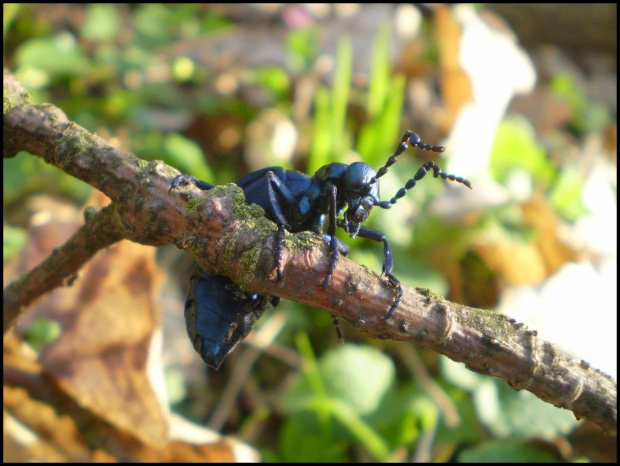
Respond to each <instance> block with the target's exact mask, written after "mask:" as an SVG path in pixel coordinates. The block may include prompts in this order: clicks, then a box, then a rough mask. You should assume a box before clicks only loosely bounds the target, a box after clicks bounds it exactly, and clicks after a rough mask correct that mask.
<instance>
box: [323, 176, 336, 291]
mask: <svg viewBox="0 0 620 466" xmlns="http://www.w3.org/2000/svg"><path fill="white" fill-rule="evenodd" d="M327 189H329V225H328V226H327V236H328V237H329V251H330V260H329V268H328V269H327V276H326V277H325V280H323V285H321V286H322V287H323V289H325V288H327V285H329V282H330V281H331V279H332V275H333V273H334V270H335V269H336V264H337V263H338V238H336V223H337V221H336V213H337V207H336V193H337V190H336V185H334V184H332V183H329V184H328V187H327Z"/></svg>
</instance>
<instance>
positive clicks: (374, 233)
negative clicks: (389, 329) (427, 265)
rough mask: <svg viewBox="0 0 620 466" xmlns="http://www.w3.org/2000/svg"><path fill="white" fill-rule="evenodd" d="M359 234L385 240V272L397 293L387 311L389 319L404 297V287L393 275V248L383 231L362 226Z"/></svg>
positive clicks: (376, 239) (363, 236) (386, 316)
mask: <svg viewBox="0 0 620 466" xmlns="http://www.w3.org/2000/svg"><path fill="white" fill-rule="evenodd" d="M357 235H358V236H360V237H362V238H368V239H372V240H374V241H381V242H383V274H384V275H385V276H386V277H387V279H388V281H389V282H390V285H392V287H393V288H394V290H395V292H396V295H395V296H394V300H393V301H392V305H391V306H390V309H389V310H388V311H387V313H386V314H385V316H384V317H383V318H384V319H389V318H390V317H391V316H392V314H393V313H394V311H395V310H396V308H397V307H398V305H399V304H400V302H401V301H402V299H403V288H402V286H400V281H399V280H398V279H397V278H396V277H395V276H394V275H392V270H393V269H394V258H393V256H392V248H390V243H388V240H387V238H386V237H385V235H384V234H383V233H381V232H380V231H378V230H375V229H374V228H369V227H365V226H360V229H359V232H358V233H357Z"/></svg>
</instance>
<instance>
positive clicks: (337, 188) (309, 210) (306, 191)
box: [168, 131, 472, 369]
mask: <svg viewBox="0 0 620 466" xmlns="http://www.w3.org/2000/svg"><path fill="white" fill-rule="evenodd" d="M407 142H409V145H410V146H411V147H418V148H420V149H424V150H426V151H431V152H443V151H444V150H445V148H444V147H443V146H433V145H430V144H425V143H424V142H422V140H421V139H420V136H418V135H417V134H416V133H414V132H413V131H407V132H405V134H404V135H403V137H402V139H401V141H400V143H399V144H398V147H397V148H396V151H395V152H394V154H393V155H392V156H391V157H390V158H389V159H388V160H387V162H386V163H385V165H384V166H383V167H381V168H380V169H379V170H378V171H375V170H374V169H373V168H372V167H371V166H370V165H368V164H366V163H364V162H354V163H352V164H344V163H330V164H328V165H325V166H323V167H321V168H320V169H319V170H318V171H317V172H316V173H315V174H314V176H309V175H306V174H304V173H301V172H299V171H296V170H285V169H284V168H282V167H267V168H263V169H261V170H258V171H255V172H253V173H250V174H248V175H246V176H245V177H243V178H241V179H240V180H239V181H237V182H236V184H237V186H239V187H240V188H241V189H242V190H243V192H244V194H245V198H246V199H251V200H252V202H253V203H255V204H258V205H259V206H260V207H262V208H263V209H264V210H265V216H266V217H267V218H268V219H269V220H271V221H272V222H274V223H276V224H277V226H278V231H277V233H276V236H275V251H274V267H273V271H275V272H276V276H277V279H278V280H280V279H281V278H282V272H281V270H280V267H281V263H282V240H283V238H284V236H285V231H289V232H291V233H299V232H302V231H313V232H315V233H317V234H321V235H323V236H324V237H325V238H326V240H327V241H328V242H329V249H330V263H329V267H328V270H327V273H326V276H325V279H324V280H323V283H322V287H323V288H326V287H327V286H328V285H329V282H330V280H331V278H332V275H333V273H334V270H335V268H336V264H337V263H338V258H339V255H340V254H343V255H346V254H348V252H349V248H348V246H347V245H346V244H345V243H343V242H342V241H340V240H339V239H338V238H337V237H336V227H340V228H342V229H344V231H345V232H346V233H347V234H349V236H350V237H351V238H355V237H356V236H360V237H362V238H368V239H371V240H374V241H378V242H382V243H383V270H382V272H383V275H385V276H386V277H387V279H388V281H389V283H390V285H391V286H392V287H393V288H394V299H393V300H392V304H391V305H390V308H389V309H388V311H387V312H386V314H385V316H384V318H386V319H387V318H389V317H390V316H391V315H392V314H393V312H394V310H395V309H396V308H397V307H398V304H399V303H400V302H401V300H402V294H403V289H402V287H401V285H400V281H399V280H398V279H397V278H396V277H395V276H394V275H393V274H392V271H393V268H394V259H393V257H392V250H391V248H390V244H389V242H388V240H387V238H386V237H385V235H384V234H383V233H382V232H380V231H379V230H375V229H374V228H370V227H367V226H364V225H363V224H364V222H366V220H367V219H368V214H369V213H370V211H371V210H372V208H373V207H375V206H378V207H381V208H382V209H389V208H391V207H392V206H393V205H394V204H396V202H397V201H398V199H400V198H402V197H403V196H404V195H405V194H406V193H407V191H409V190H410V189H412V188H413V187H414V186H415V185H416V184H417V182H418V181H420V180H421V179H422V178H424V176H426V174H427V173H428V172H429V171H431V170H432V171H433V177H434V178H437V177H441V178H442V179H444V180H451V181H456V182H458V183H461V184H464V185H465V186H467V187H468V188H470V189H471V187H472V186H471V183H470V182H469V181H468V180H466V179H464V178H462V177H460V176H454V175H451V174H448V173H444V172H442V171H441V169H440V168H439V166H437V164H436V163H435V162H433V161H428V162H425V163H424V164H423V165H422V166H421V167H420V168H419V169H418V171H417V172H416V174H415V176H414V177H413V178H411V179H410V180H409V181H407V183H405V186H404V187H402V188H401V189H399V190H398V192H397V193H396V194H395V195H394V197H392V199H390V200H389V201H382V200H381V199H380V197H379V178H381V177H382V176H384V175H385V174H386V173H387V171H388V168H389V167H391V166H392V165H394V164H395V163H396V161H397V160H398V156H399V155H400V154H402V153H403V152H404V151H405V150H406V149H407V148H408V147H409V145H408V144H407ZM188 184H194V185H195V186H196V187H198V188H199V189H202V190H209V189H211V188H213V185H212V184H210V183H207V182H205V181H200V180H198V179H196V178H195V177H193V176H191V175H178V176H176V177H175V178H174V179H173V180H172V182H171V185H170V190H169V191H168V192H169V193H170V191H172V189H175V188H179V187H181V186H185V185H188ZM345 208H346V210H345ZM341 214H343V215H342V218H338V217H339V216H340V215H341ZM326 221H327V233H324V230H325V222H326ZM278 303H279V298H277V297H273V296H270V295H267V294H264V295H261V294H258V293H253V292H248V291H243V290H242V289H241V288H240V287H239V286H238V285H237V284H235V283H234V282H233V281H232V280H231V279H229V278H227V277H225V276H222V275H212V274H208V273H207V272H205V271H204V270H202V269H200V268H197V271H196V272H194V274H193V275H192V277H191V279H190V286H189V289H188V293H187V299H186V302H185V319H186V324H187V331H188V334H189V336H190V339H191V340H192V342H193V344H194V348H195V349H196V351H197V352H198V353H199V354H200V356H201V357H202V359H203V360H204V361H205V362H206V363H207V364H208V365H209V366H211V367H213V368H215V369H217V368H219V366H220V364H221V363H222V362H223V360H224V359H225V358H226V356H227V355H228V354H229V353H230V352H232V351H233V350H234V349H235V347H236V346H237V345H238V344H239V343H240V342H241V340H243V339H244V338H245V337H246V336H247V335H248V333H249V332H250V330H251V329H252V327H253V326H254V323H255V322H256V320H257V319H258V318H259V317H260V316H261V314H262V312H263V311H264V310H265V309H266V308H268V307H270V306H273V307H275V306H277V305H278ZM334 324H335V326H336V332H337V334H338V338H339V340H342V333H341V332H340V328H339V326H338V320H337V318H336V317H335V316H334Z"/></svg>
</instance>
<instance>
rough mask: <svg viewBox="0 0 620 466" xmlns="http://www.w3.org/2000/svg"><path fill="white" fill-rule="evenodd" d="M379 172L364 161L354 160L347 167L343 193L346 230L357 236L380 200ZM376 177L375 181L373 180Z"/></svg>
mask: <svg viewBox="0 0 620 466" xmlns="http://www.w3.org/2000/svg"><path fill="white" fill-rule="evenodd" d="M376 174H377V172H375V170H374V169H373V168H372V167H371V166H370V165H368V164H366V163H364V162H354V163H352V164H351V165H349V166H348V167H347V170H346V172H345V174H344V178H343V186H342V191H341V192H342V195H343V196H344V198H345V200H346V202H347V211H346V212H345V215H344V221H345V230H346V231H347V233H349V235H350V236H351V238H355V237H356V236H357V234H358V232H359V229H360V226H361V224H362V223H364V222H365V221H366V220H367V219H368V214H369V213H370V210H371V209H372V208H373V206H374V205H375V204H376V203H378V202H379V181H378V180H376V178H375V176H376ZM373 179H375V181H374V182H371V181H372V180H373Z"/></svg>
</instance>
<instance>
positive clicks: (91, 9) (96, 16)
mask: <svg viewBox="0 0 620 466" xmlns="http://www.w3.org/2000/svg"><path fill="white" fill-rule="evenodd" d="M119 28H120V18H119V16H118V12H117V7H116V5H113V4H109V3H94V4H92V5H89V6H88V7H87V8H86V17H85V19H84V25H83V26H82V29H81V31H80V32H81V34H82V37H84V38H85V39H89V40H93V41H104V40H113V39H115V38H116V36H117V35H118V31H119Z"/></svg>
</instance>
